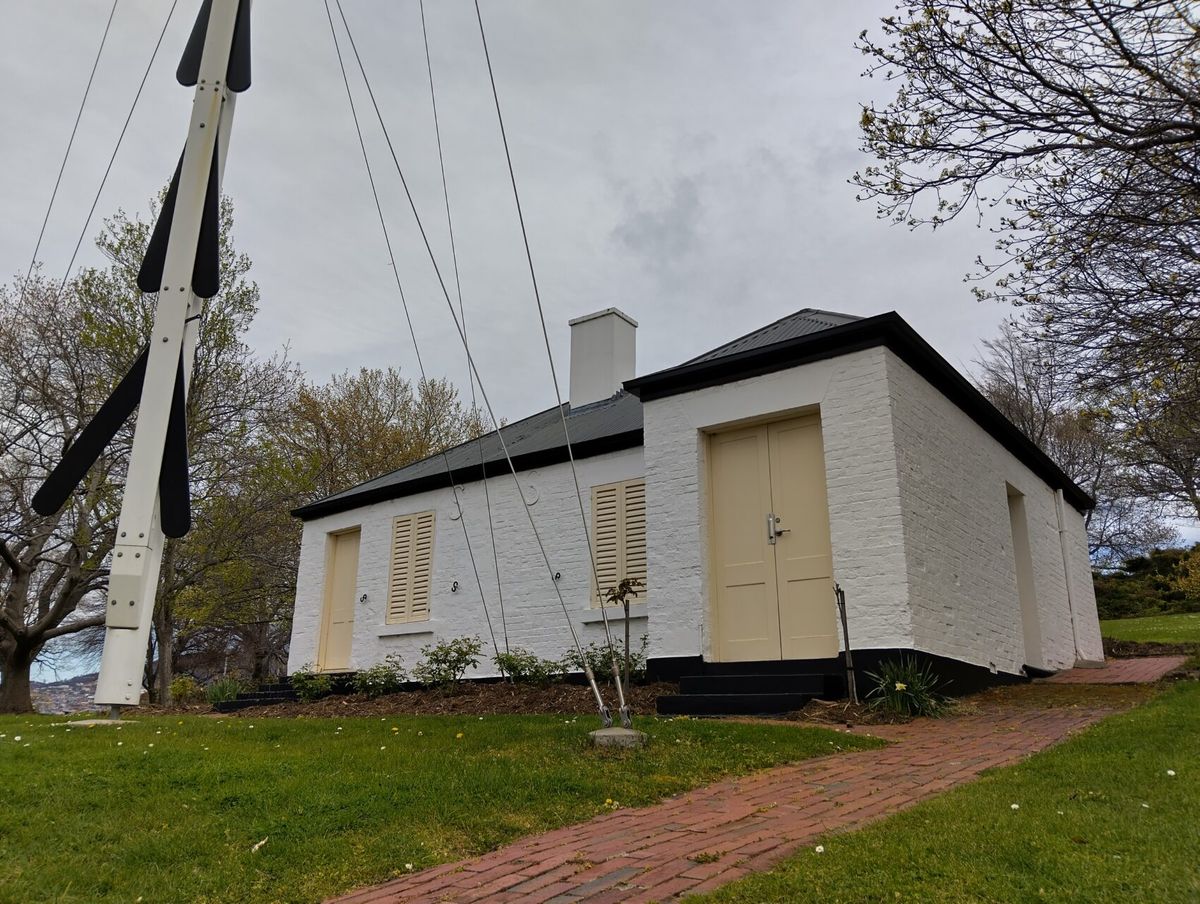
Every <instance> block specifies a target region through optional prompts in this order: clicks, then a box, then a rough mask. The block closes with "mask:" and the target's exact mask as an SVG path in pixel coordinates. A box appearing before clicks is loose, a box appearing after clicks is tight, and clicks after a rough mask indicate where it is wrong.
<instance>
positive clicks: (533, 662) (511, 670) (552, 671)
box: [492, 647, 565, 687]
mask: <svg viewBox="0 0 1200 904" xmlns="http://www.w3.org/2000/svg"><path fill="white" fill-rule="evenodd" d="M492 662H494V663H496V666H497V667H498V668H499V669H500V670H501V671H502V672H504V674H505V675H507V676H508V677H509V678H511V679H512V680H513V681H515V682H516V683H517V684H536V685H537V686H538V687H545V686H546V685H548V684H552V683H554V682H555V681H558V680H559V679H560V678H562V676H563V672H564V671H565V670H564V668H563V663H562V662H561V661H560V660H558V659H542V658H541V657H540V656H538V655H537V654H536V653H530V652H529V651H528V650H522V649H521V648H520V647H513V648H512V649H511V650H509V651H508V652H507V653H497V654H496V655H495V656H494V657H492Z"/></svg>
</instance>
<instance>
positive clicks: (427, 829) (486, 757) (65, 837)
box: [0, 716, 871, 904]
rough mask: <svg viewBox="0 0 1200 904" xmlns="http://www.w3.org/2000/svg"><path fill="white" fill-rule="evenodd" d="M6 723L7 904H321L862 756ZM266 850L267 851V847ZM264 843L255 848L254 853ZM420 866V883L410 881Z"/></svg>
mask: <svg viewBox="0 0 1200 904" xmlns="http://www.w3.org/2000/svg"><path fill="white" fill-rule="evenodd" d="M61 721H62V720H61V718H57V719H56V718H52V717H3V718H0V776H3V781H4V800H3V806H2V807H0V901H3V902H6V904H7V902H21V904H27V902H49V901H53V902H57V904H73V902H88V904H92V902H115V901H121V902H135V901H144V902H146V904H149V902H193V904H211V902H268V901H270V902H276V901H279V902H315V901H320V900H322V899H323V898H325V897H326V896H329V895H331V894H334V893H336V892H340V891H345V890H348V889H351V888H354V887H357V886H360V885H365V884H369V883H373V882H377V881H382V880H384V879H387V878H389V877H391V876H394V875H397V874H400V873H403V872H405V871H407V870H408V869H409V868H411V869H414V870H415V869H421V868H422V867H427V866H431V865H433V864H436V863H439V862H445V861H448V860H452V859H456V858H459V857H463V856H466V855H469V854H475V853H480V852H483V851H487V850H489V849H492V848H494V847H496V846H497V845H500V844H503V843H505V842H508V841H511V840H513V839H514V838H516V837H518V836H520V835H524V834H527V833H530V832H535V831H539V830H544V829H549V828H553V827H556V826H561V825H564V824H567V823H572V822H577V821H580V820H584V819H587V818H589V817H592V816H595V815H596V814H598V813H601V812H604V811H605V810H606V808H607V807H608V806H613V804H606V800H609V799H611V800H613V801H616V802H618V804H619V805H622V806H637V805H644V804H648V803H651V802H653V801H655V800H658V799H660V798H662V797H664V796H667V795H670V794H673V793H676V792H679V791H682V790H684V789H687V788H691V787H694V786H696V785H700V784H703V783H705V782H710V781H713V780H715V779H718V778H720V777H722V776H724V775H729V774H734V773H744V772H747V771H750V770H753V769H759V768H763V767H767V766H772V765H776V764H779V763H784V762H789V761H794V760H799V759H804V758H806V757H810V756H814V755H821V754H827V753H830V752H833V751H835V750H837V749H846V748H860V747H863V746H865V745H867V746H869V745H870V743H871V742H869V741H864V740H863V739H860V738H853V737H850V736H848V735H845V734H838V733H836V732H830V731H823V730H819V729H807V728H805V729H800V728H796V727H792V726H781V725H749V724H736V723H718V722H707V721H692V720H675V721H670V720H656V719H643V720H642V721H641V724H640V727H641V728H642V729H643V730H645V731H647V732H648V733H649V734H650V735H651V738H652V741H651V744H650V746H649V747H648V748H646V749H645V750H642V751H626V752H610V751H598V750H593V749H591V748H589V747H588V746H587V745H586V732H587V730H588V729H590V728H591V727H592V725H591V724H590V723H591V720H588V719H584V718H580V719H578V720H575V719H570V720H566V719H563V718H561V717H551V716H530V717H516V716H495V717H487V718H485V719H482V720H480V719H478V718H476V717H393V718H386V719H378V718H373V719H344V720H331V719H258V720H253V719H239V718H224V719H218V718H213V717H202V716H193V717H183V718H144V719H138V721H137V723H136V724H131V725H125V726H123V727H121V728H114V727H100V728H90V729H87V728H80V727H72V726H69V725H66V726H64V725H62V724H57V725H56V724H54V723H55V722H61ZM264 839H265V840H264ZM256 846H257V850H256V849H255V848H256ZM410 865H411V867H410Z"/></svg>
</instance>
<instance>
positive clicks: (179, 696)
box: [171, 675, 206, 703]
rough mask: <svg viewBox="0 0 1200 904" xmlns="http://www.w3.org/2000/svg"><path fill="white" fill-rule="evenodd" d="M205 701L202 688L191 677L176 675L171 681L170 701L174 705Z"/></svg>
mask: <svg viewBox="0 0 1200 904" xmlns="http://www.w3.org/2000/svg"><path fill="white" fill-rule="evenodd" d="M204 699H206V697H205V693H204V686H203V685H202V684H201V683H200V682H199V681H197V680H196V679H195V678H193V677H192V676H191V675H176V676H175V678H174V679H172V681H171V700H172V701H173V702H175V703H199V702H200V701H202V700H204Z"/></svg>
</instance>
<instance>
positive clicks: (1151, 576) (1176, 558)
mask: <svg viewBox="0 0 1200 904" xmlns="http://www.w3.org/2000/svg"><path fill="white" fill-rule="evenodd" d="M1198 553H1200V547H1197V548H1194V549H1193V550H1192V551H1190V552H1189V551H1188V550H1185V549H1155V550H1152V551H1151V552H1150V554H1149V555H1146V556H1136V557H1135V558H1132V559H1126V560H1125V562H1123V563H1122V565H1121V567H1120V569H1118V570H1116V571H1113V572H1109V573H1107V574H1095V575H1093V584H1094V586H1095V588H1096V609H1097V611H1098V612H1099V614H1100V618H1102V619H1112V618H1139V617H1143V616H1149V615H1168V614H1172V613H1178V612H1200V592H1197V591H1200V588H1194V587H1192V586H1191V585H1190V583H1189V578H1190V572H1191V569H1192V568H1193V567H1194V565H1193V563H1194V562H1196V561H1197V558H1198Z"/></svg>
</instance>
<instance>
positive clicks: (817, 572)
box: [768, 415, 838, 659]
mask: <svg viewBox="0 0 1200 904" xmlns="http://www.w3.org/2000/svg"><path fill="white" fill-rule="evenodd" d="M768 435H769V443H770V450H771V453H770V457H771V503H772V511H773V512H774V513H775V515H776V526H777V531H776V532H777V535H778V536H777V539H776V542H775V571H776V579H777V583H778V596H779V625H780V632H781V645H782V650H783V658H784V659H820V658H826V657H832V656H836V655H837V654H838V636H837V611H836V607H835V604H834V597H833V553H832V549H831V547H830V540H829V504H828V501H827V499H826V491H825V452H824V446H823V443H822V439H821V421H820V418H819V417H817V416H815V415H814V416H811V417H805V418H797V419H796V420H791V421H784V422H782V423H778V424H772V425H770V427H769V428H768Z"/></svg>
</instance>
